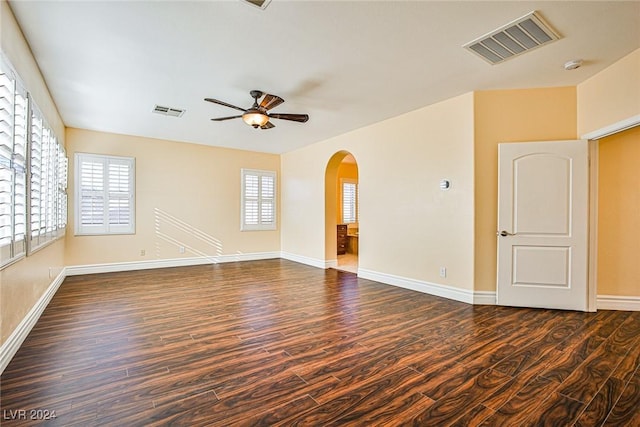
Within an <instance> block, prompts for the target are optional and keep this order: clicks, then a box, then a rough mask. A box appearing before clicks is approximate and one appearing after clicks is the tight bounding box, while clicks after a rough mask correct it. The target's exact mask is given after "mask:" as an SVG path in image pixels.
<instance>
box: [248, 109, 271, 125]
mask: <svg viewBox="0 0 640 427" xmlns="http://www.w3.org/2000/svg"><path fill="white" fill-rule="evenodd" d="M242 120H244V122H245V123H246V124H248V125H249V126H253V127H254V128H258V127H260V126H264V125H265V124H267V122H268V121H269V116H267V115H265V114H263V113H261V112H260V111H257V110H247V112H246V113H244V114H243V115H242Z"/></svg>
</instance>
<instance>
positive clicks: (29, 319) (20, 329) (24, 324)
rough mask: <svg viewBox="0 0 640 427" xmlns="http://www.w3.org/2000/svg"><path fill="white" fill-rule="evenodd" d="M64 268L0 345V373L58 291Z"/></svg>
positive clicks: (62, 279)
mask: <svg viewBox="0 0 640 427" xmlns="http://www.w3.org/2000/svg"><path fill="white" fill-rule="evenodd" d="M65 270H66V269H64V268H63V269H62V271H60V273H59V274H58V275H57V276H56V278H55V279H53V281H52V282H51V284H50V285H49V287H48V288H47V290H46V291H45V292H44V294H42V296H41V297H40V298H39V299H38V301H37V302H36V304H35V305H34V306H33V307H31V310H29V312H28V313H27V315H26V316H25V317H24V318H23V319H22V321H21V322H20V323H19V324H18V326H17V327H16V328H15V329H14V330H13V332H12V333H11V335H9V338H7V340H6V341H5V342H4V343H3V344H2V346H1V347H0V374H1V373H2V372H4V369H5V368H6V367H7V365H8V364H9V362H10V361H11V359H13V356H15V354H16V353H17V352H18V349H20V346H21V345H22V343H23V342H24V340H25V339H26V338H27V335H29V332H31V329H33V327H34V326H35V324H36V322H37V321H38V319H40V316H41V315H42V313H43V312H44V309H45V308H47V305H49V302H50V301H51V298H53V296H54V295H55V294H56V292H57V291H58V288H59V287H60V285H61V284H62V282H63V281H64V279H65V277H66V272H65Z"/></svg>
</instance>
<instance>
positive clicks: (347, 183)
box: [342, 179, 358, 224]
mask: <svg viewBox="0 0 640 427" xmlns="http://www.w3.org/2000/svg"><path fill="white" fill-rule="evenodd" d="M355 222H358V184H357V182H356V181H352V180H347V179H343V180H342V223H343V224H351V223H355Z"/></svg>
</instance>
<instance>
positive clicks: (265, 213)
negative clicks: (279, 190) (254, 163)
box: [240, 169, 276, 230]
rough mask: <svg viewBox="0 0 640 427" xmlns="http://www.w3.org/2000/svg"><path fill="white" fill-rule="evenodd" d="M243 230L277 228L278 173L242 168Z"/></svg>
mask: <svg viewBox="0 0 640 427" xmlns="http://www.w3.org/2000/svg"><path fill="white" fill-rule="evenodd" d="M241 177H242V209H241V219H240V221H241V227H240V229H241V230H275V229H276V174H275V172H271V171H260V170H252V169H242V173H241Z"/></svg>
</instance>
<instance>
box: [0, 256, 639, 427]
mask: <svg viewBox="0 0 640 427" xmlns="http://www.w3.org/2000/svg"><path fill="white" fill-rule="evenodd" d="M639 366H640V312H622V311H599V312H598V313H577V312H563V311H552V310H529V309H515V308H507V307H497V306H471V305H467V304H463V303H457V302H454V301H449V300H446V299H442V298H437V297H433V296H429V295H425V294H420V293H417V292H412V291H409V290H405V289H400V288H396V287H392V286H387V285H382V284H379V283H376V282H372V281H369V280H364V279H358V278H357V277H356V275H354V274H351V273H347V272H341V271H336V270H321V269H316V268H312V267H307V266H304V265H301V264H296V263H293V262H289V261H286V260H268V261H252V262H239V263H229V264H218V265H208V266H197V267H184V268H170V269H162V270H147V271H136V272H124V273H110V274H99V275H87V276H76V277H69V278H67V279H66V280H65V282H64V283H63V285H62V286H61V287H60V290H59V291H58V293H57V294H56V295H55V297H54V298H53V300H52V301H51V304H50V305H49V306H48V307H47V309H46V310H45V312H44V314H43V315H42V317H41V318H40V321H39V322H38V323H37V325H36V326H35V328H34V329H33V330H32V332H31V334H30V335H29V337H28V338H27V340H26V341H25V342H24V344H23V346H22V348H21V349H20V350H19V351H18V353H17V354H16V356H15V357H14V359H13V360H12V361H11V363H10V364H9V366H8V367H7V369H6V370H5V372H4V373H3V375H2V377H1V378H0V386H1V395H0V402H1V403H0V406H1V409H2V420H1V423H2V425H3V426H5V425H6V426H13V425H39V424H43V425H64V426H98V425H111V426H154V425H169V424H170V425H185V426H235V425H238V426H244V425H246V426H280V425H286V426H329V425H358V426H374V425H384V426H395V425H416V426H449V425H452V426H538V425H540V426H546V425H548V426H573V425H575V426H601V425H606V426H639V425H640V368H639ZM22 411H24V412H22ZM54 412H55V418H52V417H51V416H52V414H53V413H54ZM31 418H35V419H31ZM46 418H49V419H46Z"/></svg>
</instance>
